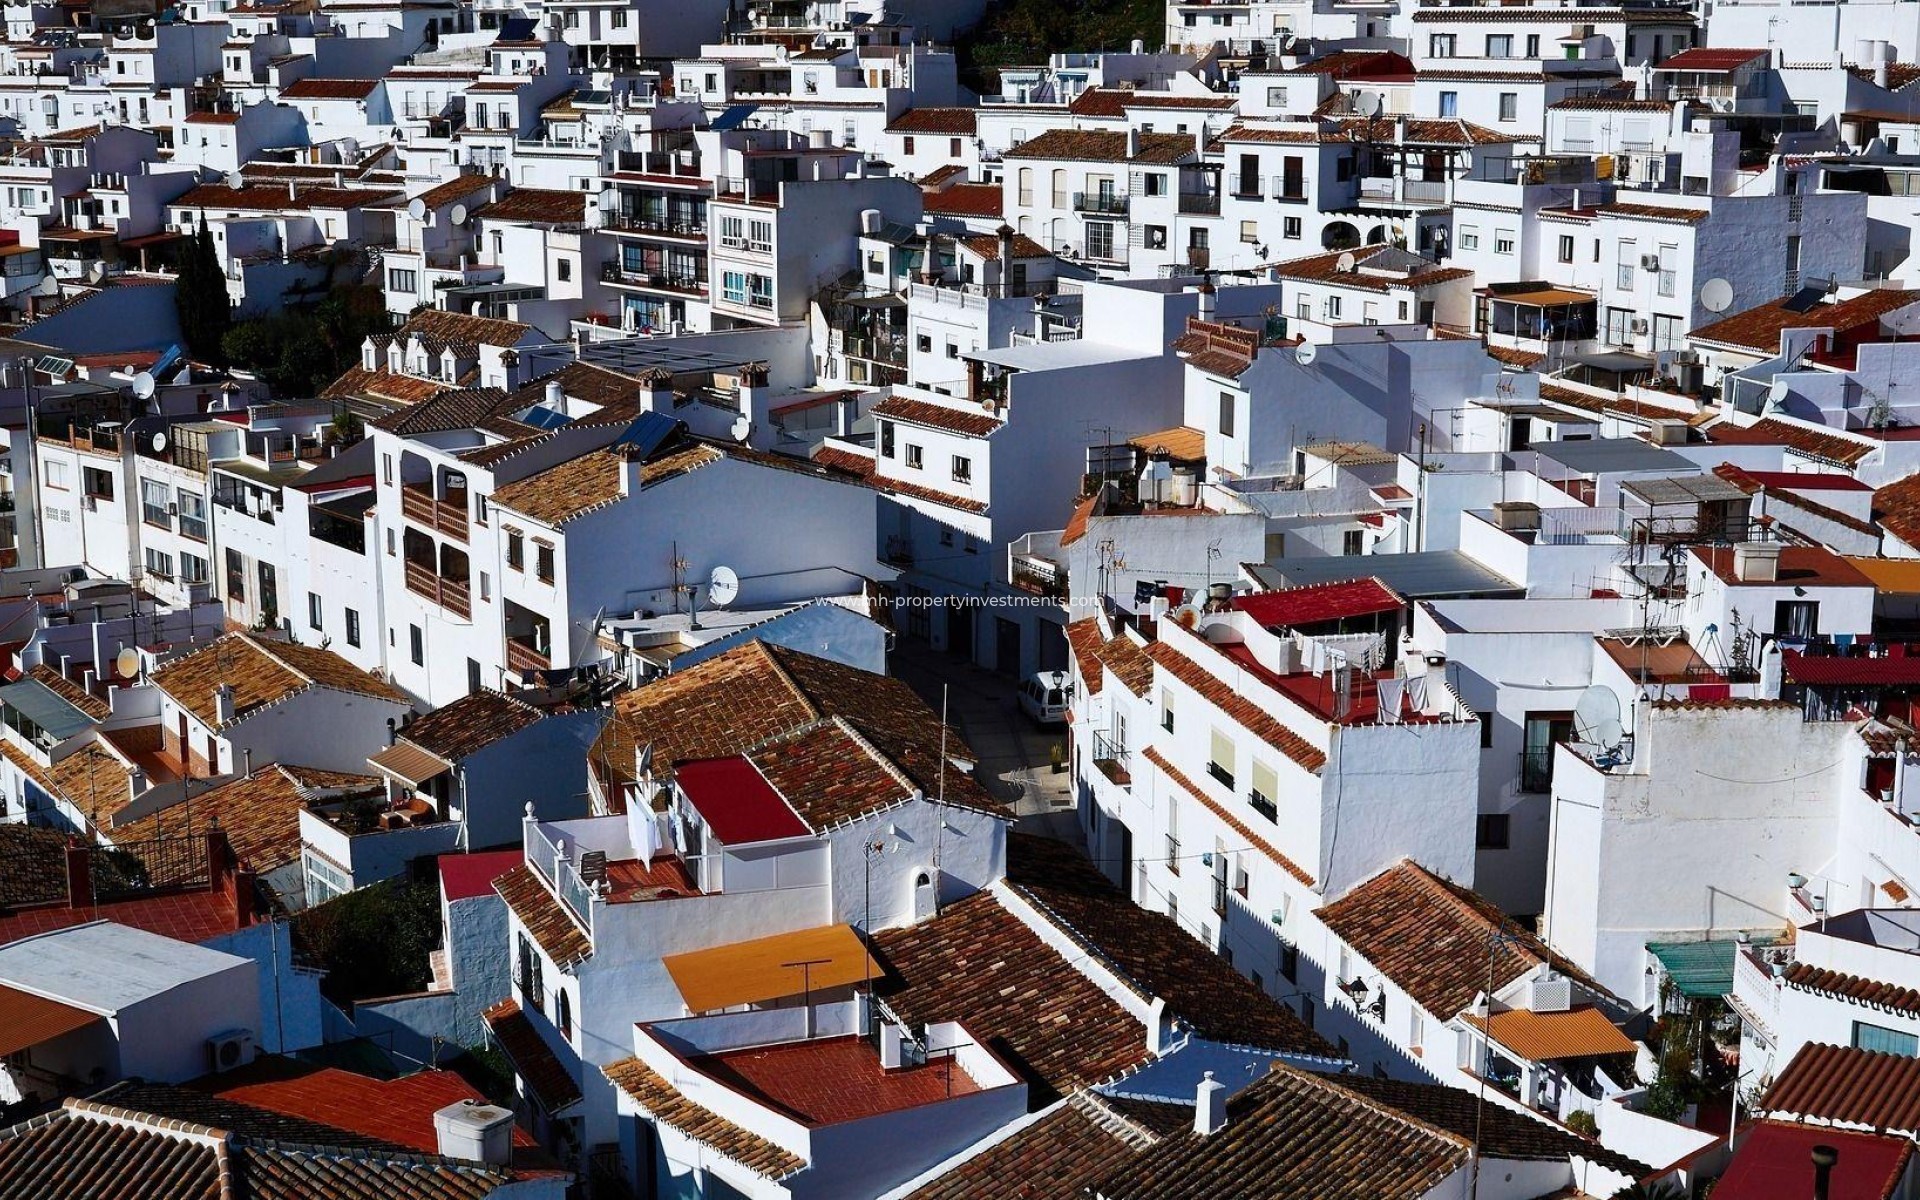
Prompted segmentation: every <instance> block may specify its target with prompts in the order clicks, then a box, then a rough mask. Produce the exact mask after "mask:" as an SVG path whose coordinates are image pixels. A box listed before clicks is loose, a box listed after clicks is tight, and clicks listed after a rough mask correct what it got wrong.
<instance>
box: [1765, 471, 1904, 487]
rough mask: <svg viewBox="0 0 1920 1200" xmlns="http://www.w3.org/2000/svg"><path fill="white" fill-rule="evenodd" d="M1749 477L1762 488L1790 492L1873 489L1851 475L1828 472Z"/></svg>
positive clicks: (1769, 474)
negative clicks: (1780, 489) (1783, 489)
mask: <svg viewBox="0 0 1920 1200" xmlns="http://www.w3.org/2000/svg"><path fill="white" fill-rule="evenodd" d="M1747 477H1748V478H1750V479H1753V480H1755V481H1757V482H1758V483H1759V484H1760V485H1761V486H1762V487H1770V488H1785V489H1787V490H1788V491H1790V492H1870V491H1872V490H1873V489H1872V488H1871V487H1868V486H1867V485H1866V484H1864V483H1861V482H1860V481H1859V480H1858V479H1855V478H1854V477H1853V476H1851V475H1835V474H1833V473H1831V472H1827V471H1748V472H1747Z"/></svg>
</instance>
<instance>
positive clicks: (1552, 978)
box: [1527, 971, 1573, 1013]
mask: <svg viewBox="0 0 1920 1200" xmlns="http://www.w3.org/2000/svg"><path fill="white" fill-rule="evenodd" d="M1527 1007H1528V1008H1529V1009H1531V1010H1532V1011H1534V1012H1537V1013H1554V1012H1566V1011H1567V1010H1568V1009H1570V1008H1572V1007H1573V983H1572V981H1571V980H1569V979H1568V978H1567V977H1566V976H1564V975H1558V974H1555V973H1553V972H1551V971H1549V972H1548V973H1547V974H1545V975H1543V976H1541V977H1540V978H1538V979H1536V980H1534V981H1533V982H1532V983H1531V984H1530V985H1528V995H1527Z"/></svg>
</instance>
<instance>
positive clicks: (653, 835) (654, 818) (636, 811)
mask: <svg viewBox="0 0 1920 1200" xmlns="http://www.w3.org/2000/svg"><path fill="white" fill-rule="evenodd" d="M627 841H628V843H630V844H631V845H632V846H633V852H634V853H635V854H637V855H639V856H640V861H641V862H643V863H645V864H646V865H647V866H649V867H651V866H652V865H653V856H654V855H656V854H658V853H660V814H658V813H656V812H654V811H653V806H652V805H650V804H647V803H644V802H642V801H640V799H639V798H638V797H635V799H634V802H633V803H631V804H629V805H627Z"/></svg>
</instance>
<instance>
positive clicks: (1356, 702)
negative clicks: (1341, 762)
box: [1220, 643, 1446, 725]
mask: <svg viewBox="0 0 1920 1200" xmlns="http://www.w3.org/2000/svg"><path fill="white" fill-rule="evenodd" d="M1220 649H1221V651H1222V652H1223V653H1225V654H1226V656H1227V657H1228V658H1231V659H1232V660H1233V661H1234V662H1236V663H1238V664H1239V665H1240V666H1241V667H1242V668H1244V669H1246V670H1247V671H1249V672H1251V673H1252V674H1253V675H1254V676H1255V677H1256V678H1258V679H1259V680H1260V681H1261V682H1262V683H1265V684H1266V685H1267V686H1268V687H1271V688H1273V689H1274V690H1276V691H1279V692H1283V693H1285V694H1286V695H1288V696H1291V697H1292V698H1293V699H1295V700H1298V701H1299V702H1300V703H1301V704H1302V705H1304V706H1305V707H1306V708H1307V709H1308V710H1309V711H1310V712H1312V713H1314V714H1315V715H1317V716H1319V717H1321V718H1323V719H1325V720H1328V721H1331V720H1333V719H1334V715H1333V710H1334V691H1333V675H1332V674H1331V673H1328V674H1327V675H1324V676H1321V675H1313V674H1309V673H1307V672H1305V671H1296V672H1294V673H1293V674H1291V675H1276V674H1274V673H1273V672H1272V671H1269V670H1268V669H1267V668H1265V667H1263V666H1261V665H1260V661H1259V660H1258V659H1256V658H1255V657H1254V656H1253V651H1251V650H1249V649H1247V647H1246V646H1244V645H1241V644H1237V643H1229V644H1227V645H1223V646H1221V647H1220ZM1392 678H1393V672H1392V671H1382V672H1380V673H1379V674H1378V675H1369V674H1367V673H1366V672H1365V671H1355V672H1354V673H1353V702H1352V704H1351V705H1350V706H1349V707H1348V709H1347V712H1346V715H1345V716H1342V717H1341V718H1339V720H1340V723H1341V724H1342V725H1366V724H1371V723H1372V722H1373V721H1374V720H1375V719H1376V718H1377V717H1378V716H1379V715H1380V680H1382V679H1392ZM1445 719H1446V718H1444V717H1441V716H1438V715H1434V714H1429V713H1420V712H1415V711H1414V709H1413V706H1412V705H1410V704H1408V703H1407V701H1406V699H1405V697H1404V696H1403V697H1402V698H1401V700H1400V720H1401V722H1402V723H1404V724H1407V725H1420V724H1425V723H1429V722H1433V721H1442V720H1445Z"/></svg>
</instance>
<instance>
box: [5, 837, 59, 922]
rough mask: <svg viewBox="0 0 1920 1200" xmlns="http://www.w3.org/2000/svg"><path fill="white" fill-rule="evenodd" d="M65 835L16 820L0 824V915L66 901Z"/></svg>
mask: <svg viewBox="0 0 1920 1200" xmlns="http://www.w3.org/2000/svg"><path fill="white" fill-rule="evenodd" d="M66 847H67V835H66V834H64V833H62V832H60V831H59V830H57V829H45V828H42V827H41V826H38V825H26V824H22V823H20V822H17V821H9V822H6V823H4V824H0V912H5V911H6V910H7V909H10V908H14V907H16V906H18V905H22V904H46V903H49V902H51V901H57V900H65V899H66V898H67V850H66Z"/></svg>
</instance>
